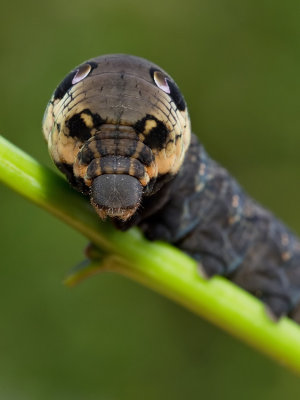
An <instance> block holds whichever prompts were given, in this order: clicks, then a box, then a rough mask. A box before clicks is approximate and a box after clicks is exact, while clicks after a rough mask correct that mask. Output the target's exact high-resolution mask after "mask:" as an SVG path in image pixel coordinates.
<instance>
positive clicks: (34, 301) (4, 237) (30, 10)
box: [0, 0, 300, 400]
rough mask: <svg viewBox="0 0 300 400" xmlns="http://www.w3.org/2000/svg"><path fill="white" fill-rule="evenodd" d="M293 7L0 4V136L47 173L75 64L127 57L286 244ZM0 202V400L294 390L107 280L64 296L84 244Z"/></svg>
mask: <svg viewBox="0 0 300 400" xmlns="http://www.w3.org/2000/svg"><path fill="white" fill-rule="evenodd" d="M299 20H300V3H299V1H297V0H287V1H285V2H283V1H271V0H270V1H266V0H260V1H258V0H245V1H243V2H240V1H238V0H232V1H226V0H202V1H199V0H185V1H184V2H179V1H178V2H176V1H171V0H167V1H159V0H153V1H152V2H143V1H139V0H132V1H129V0H127V1H119V0H118V1H116V0H115V1H112V0H105V1H96V0H85V1H78V0H73V1H66V0H52V1H51V2H50V1H49V2H40V1H33V0H27V1H26V2H23V1H21V0H18V1H16V0H10V1H9V2H6V3H5V5H4V2H2V7H1V15H0V22H1V23H0V32H1V35H0V41H1V65H0V70H1V77H2V79H1V100H0V101H1V107H0V114H1V118H0V130H1V134H3V135H4V136H5V137H7V138H8V139H9V140H11V141H12V142H14V143H15V144H17V145H18V146H19V147H21V148H23V149H24V150H25V151H27V152H28V153H30V154H31V155H33V156H34V157H35V158H37V159H38V160H39V161H41V162H42V163H44V164H47V165H51V162H50V159H49V156H48V154H47V149H46V145H45V143H44V140H43V137H42V134H41V119H42V116H43V112H44V109H45V106H46V103H47V101H48V100H49V98H50V95H51V93H52V91H53V90H54V88H55V86H56V85H57V84H58V83H59V82H60V80H61V79H62V78H63V77H64V75H65V74H66V73H67V72H68V71H69V70H70V69H72V68H73V67H74V66H75V65H77V64H79V63H81V62H82V61H83V60H85V59H88V58H91V57H93V56H97V55H100V54H105V53H114V52H124V53H132V54H135V55H139V56H142V57H146V58H149V59H150V60H152V61H154V62H156V63H158V64H159V65H161V66H162V67H163V68H164V69H166V70H167V71H168V72H169V73H170V74H171V75H172V76H173V77H174V79H175V80H176V81H177V83H178V84H179V86H180V88H181V89H182V91H183V93H184V95H185V98H186V100H187V102H188V104H189V109H190V113H191V119H192V126H193V130H194V131H195V132H196V133H197V134H198V135H199V138H200V139H201V141H202V142H203V143H204V144H205V146H206V148H207V150H208V151H209V153H210V154H211V155H212V156H213V157H214V158H216V159H218V161H220V162H221V163H223V164H224V165H225V166H226V167H227V168H228V169H229V170H230V171H231V172H232V173H233V174H234V175H235V176H236V177H237V178H238V179H239V180H240V182H241V183H242V184H243V186H244V187H245V188H246V189H247V191H248V192H249V193H251V195H253V196H254V197H256V198H257V199H258V200H259V201H260V202H262V203H263V204H265V205H266V206H267V207H269V208H271V209H272V210H273V211H274V212H275V213H276V214H277V215H278V216H280V217H281V218H282V219H283V220H284V221H286V222H287V223H288V224H289V225H290V226H291V227H292V228H293V229H295V230H296V231H298V232H300V217H299V207H298V204H299V200H300V190H299V175H300V161H299V147H300V135H299V130H300V114H299V95H300V79H299V71H300V24H299ZM0 195H1V210H0V212H1V228H0V235H1V241H0V242H1V261H0V262H1V279H0V321H1V322H0V399H1V400H2V399H22V400H24V399H30V400H34V399H58V400H60V399H64V400H65V399H66V400H67V399H72V400H77V399H104V400H114V399H121V400H123V399H133V400H135V399H145V400H147V399H149V400H150V399H169V398H170V399H171V398H172V399H173V400H177V399H178V400H179V399H185V398H187V399H199V398H201V399H207V398H208V399H219V398H222V399H229V398H230V399H240V398H243V399H254V398H255V399H265V400H268V399H272V400H276V399H282V398H283V397H284V398H288V399H291V398H297V397H299V396H300V380H299V378H297V377H296V376H294V375H293V374H292V373H290V372H288V371H287V370H285V369H283V368H281V367H280V366H278V365H276V364H274V363H273V362H272V361H270V360H269V359H267V358H265V357H264V356H262V355H260V354H257V353H256V352H255V351H254V350H252V349H250V348H248V347H246V346H245V345H243V344H241V343H240V342H238V341H237V340H235V339H234V338H231V337H229V336H228V335H227V334H225V333H223V332H222V331H220V330H219V329H217V328H215V327H213V326H211V325H210V324H208V323H206V322H205V321H202V320H201V319H200V318H198V317H196V316H194V315H192V314H191V313H189V312H187V311H186V310H184V309H182V308H180V307H179V306H177V305H175V304H172V303H171V302H169V301H168V300H166V299H164V298H162V297H160V296H158V295H157V294H155V293H152V292H150V291H148V290H146V289H145V288H143V287H140V286H138V285H137V284H134V283H132V282H130V281H127V280H126V279H125V278H122V277H120V276H115V275H110V274H104V275H100V276H97V277H95V278H93V279H90V280H88V281H86V282H84V283H83V284H82V285H80V286H79V287H77V288H74V289H67V288H65V287H63V286H62V284H61V281H62V279H63V277H64V274H65V272H66V271H67V270H68V269H69V268H71V267H72V266H74V265H75V264H77V263H78V262H79V261H80V260H82V258H83V248H84V247H85V244H86V239H85V238H83V237H82V236H80V235H79V234H78V233H77V232H74V231H73V230H71V229H70V228H69V227H67V226H65V225H64V224H63V223H62V222H60V221H59V220H56V219H55V218H54V217H52V216H50V215H48V214H46V212H44V211H42V210H40V209H38V208H37V207H35V206H34V205H32V204H29V203H28V202H27V201H26V200H24V199H22V198H20V197H18V195H16V194H15V193H13V192H11V191H10V190H9V189H7V188H5V187H3V186H0Z"/></svg>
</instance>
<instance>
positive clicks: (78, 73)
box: [53, 61, 98, 100]
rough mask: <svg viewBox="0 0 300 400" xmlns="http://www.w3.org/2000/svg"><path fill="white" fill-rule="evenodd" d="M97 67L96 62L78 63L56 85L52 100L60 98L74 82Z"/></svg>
mask: <svg viewBox="0 0 300 400" xmlns="http://www.w3.org/2000/svg"><path fill="white" fill-rule="evenodd" d="M97 67H98V64H97V63H95V62H93V61H91V62H88V63H86V64H83V65H80V66H79V67H78V68H76V69H75V70H73V71H72V72H70V73H69V74H68V75H67V76H66V77H65V79H64V80H63V81H62V82H61V83H60V84H59V85H58V86H57V88H56V90H55V92H54V95H53V96H54V100H56V99H62V98H63V97H64V95H65V94H66V93H67V91H68V90H69V89H70V88H71V87H72V85H75V84H76V83H78V82H80V81H82V79H84V78H86V77H87V76H88V74H89V73H90V72H91V71H92V70H93V69H95V68H97Z"/></svg>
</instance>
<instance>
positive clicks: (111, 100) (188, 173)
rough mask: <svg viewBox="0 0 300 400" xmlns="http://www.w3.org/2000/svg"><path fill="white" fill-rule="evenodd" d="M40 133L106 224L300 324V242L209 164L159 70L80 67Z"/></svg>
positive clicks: (134, 64)
mask: <svg viewBox="0 0 300 400" xmlns="http://www.w3.org/2000/svg"><path fill="white" fill-rule="evenodd" d="M43 131H44V136H45V138H46V140H47V142H48V147H49V152H50V155H51V157H52V159H53V161H54V163H55V164H56V166H57V167H58V168H59V169H60V171H61V172H62V173H64V174H65V176H66V177H67V179H68V181H69V182H70V184H71V185H72V186H73V187H74V188H75V189H77V190H78V191H80V192H82V193H84V194H86V195H87V196H89V198H90V201H91V203H92V205H93V207H94V209H95V211H96V212H97V214H98V215H99V216H100V218H102V219H105V218H107V217H108V218H110V219H112V221H113V222H114V224H115V225H116V227H117V228H118V229H122V230H125V229H128V228H130V227H131V226H133V225H138V226H139V227H140V228H141V229H142V231H143V232H144V234H145V235H146V237H148V238H149V239H151V240H155V239H160V240H165V241H167V242H169V243H172V244H174V245H175V246H177V247H178V248H180V249H181V250H183V251H184V252H186V253H188V254H189V255H190V256H192V257H193V258H194V259H196V260H197V261H199V265H200V263H201V266H202V268H203V270H204V273H205V275H206V276H207V277H211V276H213V275H215V274H220V275H224V276H226V277H228V278H229V279H231V280H232V281H233V282H235V283H236V284H237V285H239V286H241V287H242V288H244V289H246V290H247V291H249V292H250V293H252V294H254V295H255V296H257V297H259V298H260V299H261V300H262V301H263V302H265V303H266V305H267V306H268V308H269V310H270V311H271V313H272V314H273V316H274V317H276V318H279V317H280V316H282V315H286V314H287V315H290V316H291V317H292V318H293V319H295V320H296V321H297V322H300V305H299V303H300V241H299V239H298V238H297V237H296V236H295V235H294V234H293V233H292V232H291V231H290V230H289V229H288V228H287V227H286V226H285V225H284V224H283V223H281V222H280V221H279V220H278V219H276V217H274V216H273V215H272V214H271V213H270V212H269V211H267V210H265V209H264V208H263V207H261V206H260V205H259V204H257V203H256V202H255V201H254V200H253V199H251V197H249V196H248V195H247V194H246V193H245V192H244V191H243V190H242V188H241V187H240V186H239V184H238V183H237V182H236V181H235V180H234V179H233V178H232V177H231V176H230V174H229V173H228V172H227V171H226V169H224V168H223V167H222V166H220V165H219V164H218V163H216V162H215V161H214V160H212V159H211V158H210V157H209V156H208V154H207V153H206V151H205V149H204V148H203V146H202V145H201V143H200V142H199V141H198V139H197V137H196V136H195V135H194V134H192V133H191V127H190V119H189V114H188V111H187V106H186V103H185V100H184V98H183V96H182V94H181V92H180V90H179V88H178V86H177V85H176V83H175V82H174V80H173V79H172V78H171V77H170V75H168V74H167V73H166V72H165V71H163V70H162V69H161V68H160V67H159V66H157V65H155V64H153V63H151V62H149V61H147V60H145V59H142V58H138V57H134V56H130V55H122V54H113V55H105V56H100V57H97V58H94V59H91V60H89V61H86V62H84V63H83V64H81V65H79V66H78V67H76V68H75V69H73V70H72V71H71V72H70V73H69V74H68V75H67V76H66V77H65V79H64V80H63V81H62V82H61V83H60V85H59V86H58V87H57V88H56V90H55V92H54V93H53V96H52V98H51V99H50V101H49V103H48V106H47V109H46V111H45V115H44V120H43Z"/></svg>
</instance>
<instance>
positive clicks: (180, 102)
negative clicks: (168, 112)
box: [150, 68, 186, 111]
mask: <svg viewBox="0 0 300 400" xmlns="http://www.w3.org/2000/svg"><path fill="white" fill-rule="evenodd" d="M150 75H151V77H152V79H153V80H154V83H155V84H156V86H157V87H159V88H160V89H161V90H163V91H164V92H165V93H167V94H168V95H170V97H171V99H172V100H173V101H174V103H175V104H176V106H177V108H178V110H180V111H184V110H185V109H186V104H185V101H184V98H183V96H182V94H181V92H180V90H179V88H178V86H177V85H176V83H175V82H174V81H173V79H172V78H170V77H169V76H167V75H165V74H164V73H163V72H161V71H158V70H156V69H154V68H151V69H150Z"/></svg>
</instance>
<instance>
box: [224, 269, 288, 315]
mask: <svg viewBox="0 0 300 400" xmlns="http://www.w3.org/2000/svg"><path fill="white" fill-rule="evenodd" d="M231 279H232V281H233V282H235V283H236V284H237V285H238V286H241V287H242V288H243V289H245V290H247V291H248V292H250V293H252V294H253V295H254V296H256V297H258V298H260V299H261V300H262V301H263V302H264V303H265V304H266V305H267V307H268V311H269V314H270V315H271V317H273V319H275V320H277V319H279V318H280V317H281V316H283V315H286V314H288V313H289V312H290V311H291V310H292V308H293V304H292V299H291V295H290V283H289V280H288V278H287V275H286V273H285V271H284V270H283V269H282V268H280V267H279V266H278V265H275V266H274V265H265V266H261V267H258V268H251V267H250V266H248V265H243V266H242V267H241V268H239V269H238V270H237V271H236V272H235V273H234V274H233V276H232V277H231Z"/></svg>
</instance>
